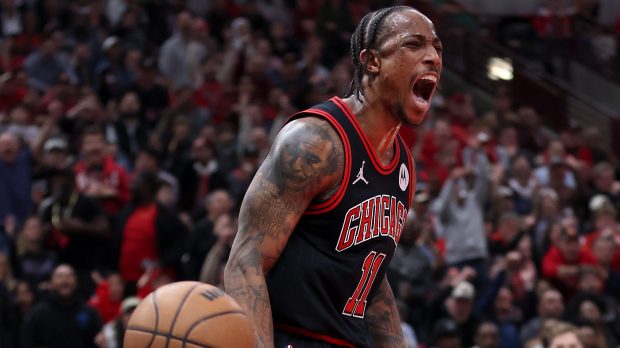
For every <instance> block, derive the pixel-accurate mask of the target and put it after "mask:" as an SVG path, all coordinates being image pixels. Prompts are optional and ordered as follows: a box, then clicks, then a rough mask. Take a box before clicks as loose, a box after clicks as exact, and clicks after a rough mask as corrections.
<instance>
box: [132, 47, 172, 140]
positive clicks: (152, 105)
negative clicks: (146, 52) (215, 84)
mask: <svg viewBox="0 0 620 348" xmlns="http://www.w3.org/2000/svg"><path fill="white" fill-rule="evenodd" d="M157 77H158V72H157V62H156V60H155V59H154V58H152V57H148V58H144V59H143V60H142V63H141V64H140V70H139V72H138V76H137V78H136V82H135V84H134V85H133V86H132V88H131V89H132V90H133V91H134V92H135V93H136V94H137V95H138V99H139V101H140V102H139V105H140V111H139V113H138V115H139V116H140V120H141V121H142V122H143V123H144V125H145V126H146V127H147V128H148V129H153V128H155V126H156V125H157V123H158V122H159V120H160V119H161V117H162V113H163V112H164V110H165V109H166V108H167V107H168V106H169V105H170V98H169V95H168V91H167V90H166V88H165V87H164V86H162V85H161V84H160V83H159V81H158V79H157Z"/></svg>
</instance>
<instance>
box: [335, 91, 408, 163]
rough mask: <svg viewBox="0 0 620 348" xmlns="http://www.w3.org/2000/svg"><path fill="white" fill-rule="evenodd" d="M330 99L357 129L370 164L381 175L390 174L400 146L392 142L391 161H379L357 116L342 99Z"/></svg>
mask: <svg viewBox="0 0 620 348" xmlns="http://www.w3.org/2000/svg"><path fill="white" fill-rule="evenodd" d="M330 100H331V101H332V102H333V103H335V104H336V105H338V107H339V108H340V110H342V112H344V114H345V115H346V116H347V117H348V118H349V121H351V124H353V128H355V130H356V131H357V134H358V135H359V137H360V138H361V139H362V143H363V144H364V147H365V148H366V152H368V157H370V161H371V162H372V165H373V166H374V167H375V169H376V170H377V171H378V172H379V173H380V174H383V175H388V174H391V173H392V172H393V171H394V169H395V168H396V165H397V164H398V162H399V161H400V146H398V143H396V142H394V147H395V149H394V158H392V162H390V163H389V164H388V165H386V166H384V165H383V163H381V161H380V160H379V157H378V156H377V154H376V153H375V149H374V148H373V147H372V145H371V143H370V140H369V139H368V136H367V135H366V133H364V130H362V127H361V126H360V124H359V122H358V121H357V118H356V117H355V116H354V115H353V113H352V112H351V110H350V109H349V106H348V105H347V104H346V103H345V102H343V101H342V99H340V98H338V97H333V98H332V99H330Z"/></svg>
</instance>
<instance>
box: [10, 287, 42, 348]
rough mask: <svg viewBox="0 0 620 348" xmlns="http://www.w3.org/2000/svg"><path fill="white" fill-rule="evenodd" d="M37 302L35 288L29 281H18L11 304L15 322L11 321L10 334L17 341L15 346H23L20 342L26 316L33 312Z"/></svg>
mask: <svg viewBox="0 0 620 348" xmlns="http://www.w3.org/2000/svg"><path fill="white" fill-rule="evenodd" d="M36 303H37V302H36V297H35V292H34V290H33V288H31V287H30V285H29V284H28V283H27V282H24V281H20V282H18V283H17V287H16V288H15V295H14V298H13V303H12V304H11V310H12V314H13V317H12V321H13V322H12V323H11V327H12V332H11V335H10V336H12V339H13V341H14V342H15V344H14V347H20V346H21V345H20V344H19V342H20V333H21V332H22V330H23V327H24V322H25V320H26V318H27V317H28V315H30V312H32V308H33V307H34V306H35V304H36ZM3 347H4V346H3ZM9 347H10V346H9Z"/></svg>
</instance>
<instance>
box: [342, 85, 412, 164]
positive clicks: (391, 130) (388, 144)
mask: <svg viewBox="0 0 620 348" xmlns="http://www.w3.org/2000/svg"><path fill="white" fill-rule="evenodd" d="M361 99H362V101H363V102H360V101H359V100H357V98H356V97H355V96H351V97H348V98H345V99H343V101H344V102H345V103H346V104H347V105H348V106H349V108H350V109H351V111H352V112H353V115H355V117H356V118H357V120H358V122H359V124H360V126H361V127H362V129H363V130H364V133H366V136H367V137H368V139H369V140H370V143H371V144H372V147H373V148H374V150H375V153H376V154H377V156H379V158H381V159H383V158H384V156H386V155H387V154H388V153H389V152H390V151H391V150H392V149H393V148H394V142H395V141H396V136H397V135H398V131H399V129H400V125H401V123H400V122H398V121H397V120H396V119H395V117H394V116H392V115H391V113H390V112H389V110H387V109H385V108H384V107H383V105H381V104H380V103H373V102H371V101H370V100H369V99H368V98H366V97H364V96H361ZM387 160H388V161H389V160H391V158H387Z"/></svg>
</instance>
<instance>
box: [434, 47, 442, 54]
mask: <svg viewBox="0 0 620 348" xmlns="http://www.w3.org/2000/svg"><path fill="white" fill-rule="evenodd" d="M435 51H437V54H442V53H443V47H442V46H435Z"/></svg>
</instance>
